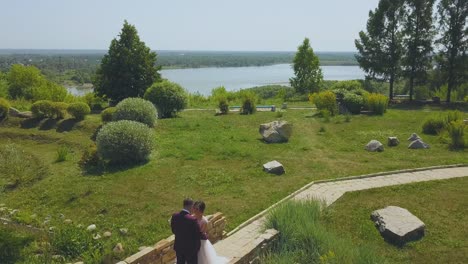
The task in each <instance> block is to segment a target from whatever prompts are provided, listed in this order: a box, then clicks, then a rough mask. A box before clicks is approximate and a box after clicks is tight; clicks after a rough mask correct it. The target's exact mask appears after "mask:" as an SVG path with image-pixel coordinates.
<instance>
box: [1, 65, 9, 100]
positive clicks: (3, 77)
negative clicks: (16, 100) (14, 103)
mask: <svg viewBox="0 0 468 264" xmlns="http://www.w3.org/2000/svg"><path fill="white" fill-rule="evenodd" d="M0 97H3V98H7V97H8V80H7V76H6V74H4V73H3V72H2V71H0Z"/></svg>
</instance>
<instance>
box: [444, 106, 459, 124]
mask: <svg viewBox="0 0 468 264" xmlns="http://www.w3.org/2000/svg"><path fill="white" fill-rule="evenodd" d="M457 121H463V113H462V112H460V111H458V110H455V111H449V112H447V115H446V116H445V126H446V127H447V126H448V125H449V124H450V123H452V122H457Z"/></svg>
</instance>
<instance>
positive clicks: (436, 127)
mask: <svg viewBox="0 0 468 264" xmlns="http://www.w3.org/2000/svg"><path fill="white" fill-rule="evenodd" d="M444 127H445V122H444V120H443V119H442V118H441V117H429V118H427V119H426V120H425V121H424V123H423V125H422V131H423V133H424V134H429V135H437V134H439V133H440V132H441V131H442V130H443V129H444Z"/></svg>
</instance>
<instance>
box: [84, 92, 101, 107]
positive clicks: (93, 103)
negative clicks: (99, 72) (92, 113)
mask: <svg viewBox="0 0 468 264" xmlns="http://www.w3.org/2000/svg"><path fill="white" fill-rule="evenodd" d="M83 100H84V102H85V103H86V104H87V105H88V106H89V108H91V110H102V109H103V108H104V107H105V106H106V105H107V103H106V102H105V100H104V99H103V98H102V97H100V96H98V95H96V94H95V93H87V94H85V95H84V96H83Z"/></svg>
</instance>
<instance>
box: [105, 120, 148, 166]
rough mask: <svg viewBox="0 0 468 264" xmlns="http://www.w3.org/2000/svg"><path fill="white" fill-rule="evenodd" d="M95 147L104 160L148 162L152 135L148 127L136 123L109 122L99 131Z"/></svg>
mask: <svg viewBox="0 0 468 264" xmlns="http://www.w3.org/2000/svg"><path fill="white" fill-rule="evenodd" d="M96 145H97V150H98V153H99V154H100V155H101V157H102V158H103V159H105V160H110V161H111V162H112V163H120V164H136V163H139V162H142V161H146V160H148V158H149V155H150V154H151V150H152V147H153V133H152V130H151V129H150V128H148V126H146V125H144V124H142V123H139V122H136V121H130V120H121V121H117V122H110V123H108V124H106V125H104V126H103V127H102V129H101V131H99V133H98V135H97V138H96Z"/></svg>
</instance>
